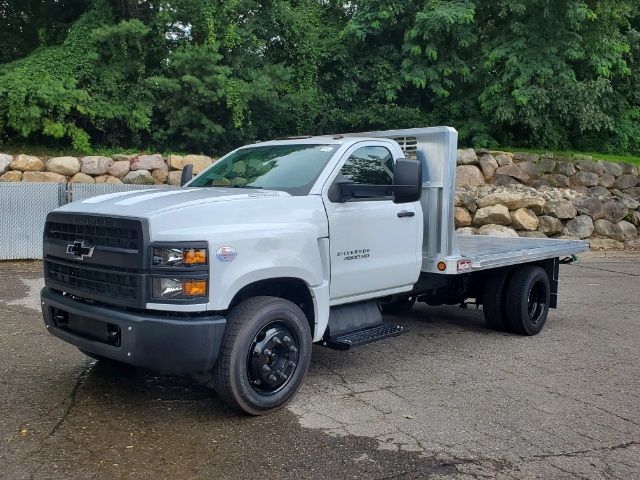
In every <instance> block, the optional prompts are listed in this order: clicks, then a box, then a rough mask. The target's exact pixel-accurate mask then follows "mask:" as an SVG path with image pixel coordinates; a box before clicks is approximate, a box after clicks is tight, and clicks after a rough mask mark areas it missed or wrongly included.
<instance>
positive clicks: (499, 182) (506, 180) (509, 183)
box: [492, 174, 520, 187]
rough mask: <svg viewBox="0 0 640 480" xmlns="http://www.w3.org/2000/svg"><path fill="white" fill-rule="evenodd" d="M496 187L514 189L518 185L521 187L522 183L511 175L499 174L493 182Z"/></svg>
mask: <svg viewBox="0 0 640 480" xmlns="http://www.w3.org/2000/svg"><path fill="white" fill-rule="evenodd" d="M492 183H493V184H494V185H496V186H498V187H513V186H516V185H520V182H518V180H516V179H515V178H513V177H510V176H509V175H501V174H497V175H496V176H495V178H494V179H493V182H492Z"/></svg>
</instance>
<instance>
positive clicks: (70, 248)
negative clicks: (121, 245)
mask: <svg viewBox="0 0 640 480" xmlns="http://www.w3.org/2000/svg"><path fill="white" fill-rule="evenodd" d="M94 248H96V247H88V246H86V245H85V244H84V241H82V242H78V241H75V242H73V243H70V244H69V245H67V254H68V255H73V258H75V259H76V260H84V257H90V256H92V255H93V249H94Z"/></svg>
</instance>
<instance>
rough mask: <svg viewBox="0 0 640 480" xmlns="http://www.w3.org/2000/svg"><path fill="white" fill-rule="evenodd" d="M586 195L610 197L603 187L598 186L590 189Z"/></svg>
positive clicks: (609, 193)
mask: <svg viewBox="0 0 640 480" xmlns="http://www.w3.org/2000/svg"><path fill="white" fill-rule="evenodd" d="M587 195H589V196H590V197H605V198H606V197H610V196H611V192H609V190H607V189H606V188H604V187H601V186H600V185H598V186H597V187H591V188H589V189H588V190H587Z"/></svg>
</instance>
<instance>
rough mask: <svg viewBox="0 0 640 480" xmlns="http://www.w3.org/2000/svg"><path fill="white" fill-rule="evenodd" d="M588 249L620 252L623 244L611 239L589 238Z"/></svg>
mask: <svg viewBox="0 0 640 480" xmlns="http://www.w3.org/2000/svg"><path fill="white" fill-rule="evenodd" d="M589 248H590V249H591V250H622V249H623V248H624V244H623V243H622V242H619V241H617V240H613V239H611V238H591V239H590V240H589Z"/></svg>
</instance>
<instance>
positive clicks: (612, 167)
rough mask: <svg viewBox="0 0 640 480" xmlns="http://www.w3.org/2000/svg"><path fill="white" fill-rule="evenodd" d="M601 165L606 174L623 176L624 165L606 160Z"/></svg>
mask: <svg viewBox="0 0 640 480" xmlns="http://www.w3.org/2000/svg"><path fill="white" fill-rule="evenodd" d="M600 163H601V165H602V168H604V171H605V173H606V174H608V175H613V176H614V177H619V176H620V175H622V165H620V164H619V163H615V162H605V161H604V160H601V161H600Z"/></svg>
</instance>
